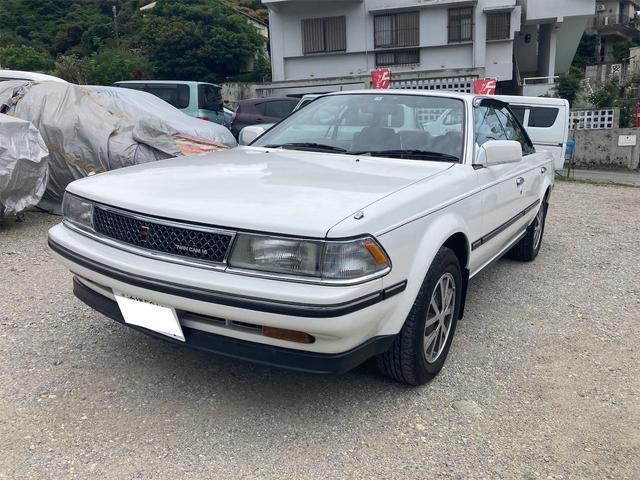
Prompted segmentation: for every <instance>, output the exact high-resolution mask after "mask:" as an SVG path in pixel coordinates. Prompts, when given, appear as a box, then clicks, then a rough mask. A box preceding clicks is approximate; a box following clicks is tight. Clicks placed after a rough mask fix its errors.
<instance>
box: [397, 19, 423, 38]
mask: <svg viewBox="0 0 640 480" xmlns="http://www.w3.org/2000/svg"><path fill="white" fill-rule="evenodd" d="M397 32H398V35H397V37H398V41H397V46H398V47H413V46H416V45H418V44H419V43H420V14H419V13H418V12H410V13H399V14H398V15H397Z"/></svg>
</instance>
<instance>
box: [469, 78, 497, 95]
mask: <svg viewBox="0 0 640 480" xmlns="http://www.w3.org/2000/svg"><path fill="white" fill-rule="evenodd" d="M496 82H497V80H496V79H495V78H479V79H478V80H474V81H473V93H475V94H476V95H495V94H496Z"/></svg>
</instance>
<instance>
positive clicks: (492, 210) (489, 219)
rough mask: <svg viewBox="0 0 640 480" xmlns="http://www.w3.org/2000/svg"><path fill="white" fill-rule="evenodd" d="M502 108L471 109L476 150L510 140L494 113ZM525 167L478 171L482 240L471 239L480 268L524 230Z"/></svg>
mask: <svg viewBox="0 0 640 480" xmlns="http://www.w3.org/2000/svg"><path fill="white" fill-rule="evenodd" d="M502 106H503V104H501V103H498V102H486V101H483V102H482V103H481V104H480V105H479V106H477V107H475V108H474V127H475V140H476V148H479V147H480V146H482V145H483V144H484V143H485V142H487V141H489V140H510V138H509V137H508V136H507V132H506V131H505V127H504V125H503V122H501V121H500V118H499V116H498V113H497V110H500V109H501V108H502ZM526 170H527V168H526V166H525V164H524V163H523V162H522V161H520V162H515V163H507V164H503V165H492V166H489V167H484V168H480V169H478V170H477V175H478V179H479V182H480V185H481V188H482V194H481V201H482V212H483V218H482V228H483V230H482V232H483V233H482V236H481V237H479V238H474V239H472V242H473V243H472V246H471V248H472V250H476V251H475V252H474V253H475V255H474V256H475V257H476V262H474V263H476V264H477V265H479V266H482V265H484V264H485V263H486V262H488V261H490V260H492V259H493V258H494V257H495V256H496V255H497V254H498V253H500V252H502V250H504V249H505V248H506V247H507V246H508V245H509V243H511V242H512V241H513V239H514V238H515V237H517V236H518V235H519V234H520V233H521V232H522V231H524V229H525V228H526V225H525V222H524V220H523V218H522V211H523V210H524V209H525V203H526V199H525V186H524V184H525V183H526V180H525V178H524V173H525V171H526Z"/></svg>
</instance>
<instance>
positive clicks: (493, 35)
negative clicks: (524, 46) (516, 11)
mask: <svg viewBox="0 0 640 480" xmlns="http://www.w3.org/2000/svg"><path fill="white" fill-rule="evenodd" d="M509 38H511V12H499V13H489V14H487V40H508V39H509Z"/></svg>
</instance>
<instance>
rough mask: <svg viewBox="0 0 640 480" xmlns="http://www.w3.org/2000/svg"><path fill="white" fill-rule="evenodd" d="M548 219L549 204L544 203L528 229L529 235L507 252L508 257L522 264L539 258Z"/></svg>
mask: <svg viewBox="0 0 640 480" xmlns="http://www.w3.org/2000/svg"><path fill="white" fill-rule="evenodd" d="M546 218H547V202H546V201H543V202H542V205H541V206H540V209H539V210H538V213H537V214H536V218H534V220H533V222H532V223H531V225H529V226H528V227H527V233H526V234H525V235H524V237H522V239H521V240H520V241H519V242H518V243H516V244H515V245H514V246H513V248H512V249H511V250H509V251H508V252H507V257H508V258H511V259H513V260H518V261H520V262H530V261H532V260H533V259H534V258H536V257H537V256H538V252H539V251H540V246H541V245H542V236H543V235H544V224H545V220H546Z"/></svg>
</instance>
